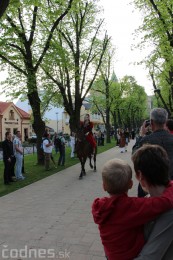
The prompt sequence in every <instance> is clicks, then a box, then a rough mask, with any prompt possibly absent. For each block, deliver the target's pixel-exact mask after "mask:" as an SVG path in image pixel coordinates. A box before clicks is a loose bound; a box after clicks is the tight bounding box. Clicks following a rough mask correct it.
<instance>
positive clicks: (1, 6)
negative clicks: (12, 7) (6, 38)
mask: <svg viewBox="0 0 173 260" xmlns="http://www.w3.org/2000/svg"><path fill="white" fill-rule="evenodd" d="M9 2H10V0H0V17H1V16H2V15H3V14H4V12H5V10H6V9H7V7H8V5H9Z"/></svg>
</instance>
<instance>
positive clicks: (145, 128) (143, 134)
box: [139, 120, 148, 136]
mask: <svg viewBox="0 0 173 260" xmlns="http://www.w3.org/2000/svg"><path fill="white" fill-rule="evenodd" d="M145 124H146V120H145V121H144V122H143V124H142V126H141V128H140V132H139V135H140V136H145V135H146V133H147V131H148V126H147V127H145Z"/></svg>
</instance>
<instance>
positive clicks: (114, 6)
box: [100, 0, 153, 95]
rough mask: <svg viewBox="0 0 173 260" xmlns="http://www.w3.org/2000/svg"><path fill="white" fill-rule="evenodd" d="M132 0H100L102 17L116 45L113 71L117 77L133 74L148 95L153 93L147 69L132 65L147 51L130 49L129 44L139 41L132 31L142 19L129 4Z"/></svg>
mask: <svg viewBox="0 0 173 260" xmlns="http://www.w3.org/2000/svg"><path fill="white" fill-rule="evenodd" d="M131 1H132V0H100V4H101V5H102V6H103V8H104V13H103V15H104V18H105V22H106V29H107V31H108V35H109V36H111V38H112V43H113V44H114V45H115V47H116V55H115V60H116V62H115V65H114V71H115V74H116V76H117V78H118V79H121V78H122V77H124V76H125V75H129V76H134V77H135V79H136V81H137V83H138V84H139V85H141V86H143V87H144V88H145V91H146V93H147V94H148V95H151V94H153V87H152V82H151V81H150V80H149V78H147V73H148V72H147V70H146V69H145V68H144V66H143V67H142V66H141V65H134V63H135V62H139V61H141V60H142V59H143V58H144V57H145V55H146V54H147V51H146V50H145V51H140V50H138V49H135V50H133V51H132V50H131V45H132V44H134V43H136V42H139V41H140V38H138V39H135V40H134V35H133V33H134V31H135V29H137V28H138V27H139V25H140V24H141V21H142V16H141V14H140V13H139V12H138V11H137V10H136V9H134V6H132V5H130V2H131Z"/></svg>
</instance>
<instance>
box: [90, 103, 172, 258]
mask: <svg viewBox="0 0 173 260" xmlns="http://www.w3.org/2000/svg"><path fill="white" fill-rule="evenodd" d="M172 133H173V120H172V119H168V113H167V111H166V110H165V109H163V108H155V109H153V110H152V111H151V113H150V120H149V122H147V121H144V123H143V125H142V126H141V129H140V136H139V138H137V140H136V143H135V145H134V147H133V151H132V162H133V165H134V172H135V174H136V178H137V180H138V181H139V187H140V189H139V188H138V197H128V190H129V189H131V188H132V186H133V181H132V169H131V167H130V165H129V164H127V163H126V162H125V161H124V160H120V159H113V160H110V161H108V162H107V163H106V164H105V165H104V167H103V170H102V181H103V188H104V190H105V191H106V192H107V193H108V194H109V197H104V198H96V199H95V200H94V202H93V204H92V214H93V218H94V222H95V223H96V224H97V225H98V228H99V231H100V237H101V240H102V244H103V246H104V251H105V255H106V258H107V259H108V260H115V259H118V260H132V259H136V260H147V259H148V260H171V259H172V257H173V236H172V234H173V181H172V180H173V173H172V172H173V167H172V166H173V164H172V163H173V135H172ZM123 134H124V132H123ZM124 135H125V134H124ZM124 142H125V136H124Z"/></svg>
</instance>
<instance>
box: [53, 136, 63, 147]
mask: <svg viewBox="0 0 173 260" xmlns="http://www.w3.org/2000/svg"><path fill="white" fill-rule="evenodd" d="M55 146H56V147H57V148H59V149H60V148H61V147H62V142H61V137H58V138H56V140H55Z"/></svg>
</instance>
